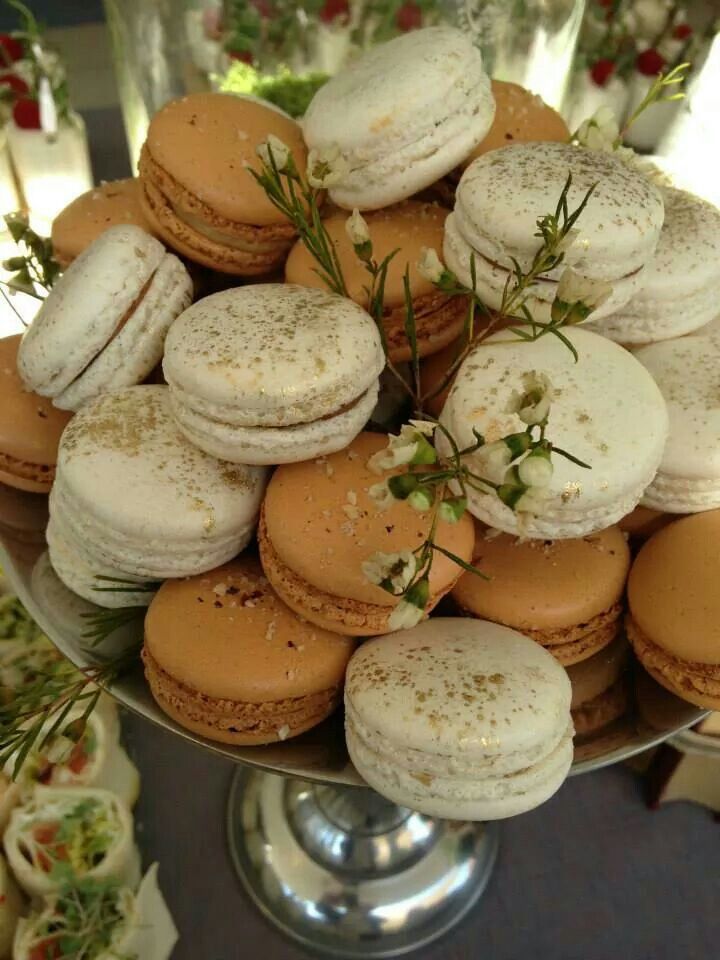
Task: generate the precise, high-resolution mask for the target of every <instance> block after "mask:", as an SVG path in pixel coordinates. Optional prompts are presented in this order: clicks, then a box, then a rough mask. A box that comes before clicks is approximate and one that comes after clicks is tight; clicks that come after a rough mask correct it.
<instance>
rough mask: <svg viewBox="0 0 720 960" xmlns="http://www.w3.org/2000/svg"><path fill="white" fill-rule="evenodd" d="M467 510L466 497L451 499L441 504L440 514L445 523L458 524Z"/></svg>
mask: <svg viewBox="0 0 720 960" xmlns="http://www.w3.org/2000/svg"><path fill="white" fill-rule="evenodd" d="M466 510H467V498H466V497H450V498H448V499H447V500H443V502H442V503H441V504H440V506H439V507H438V514H439V516H440V519H441V520H444V521H445V523H457V522H458V521H459V520H460V518H461V517H462V515H463V514H464V513H465V511H466Z"/></svg>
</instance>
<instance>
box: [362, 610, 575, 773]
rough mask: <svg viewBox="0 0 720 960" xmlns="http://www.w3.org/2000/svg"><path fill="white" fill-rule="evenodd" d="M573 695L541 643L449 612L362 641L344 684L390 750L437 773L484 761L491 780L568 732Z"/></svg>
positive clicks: (544, 752)
mask: <svg viewBox="0 0 720 960" xmlns="http://www.w3.org/2000/svg"><path fill="white" fill-rule="evenodd" d="M570 698H571V689H570V681H569V680H568V677H567V674H566V672H565V670H564V669H563V668H562V667H561V666H560V665H559V664H558V663H557V662H556V661H555V660H554V659H553V658H552V657H551V656H550V654H548V653H547V652H546V651H545V650H543V649H542V648H541V647H539V646H538V645H537V644H534V643H533V642H532V641H530V640H528V639H527V638H526V637H523V636H521V635H520V634H518V633H516V632H515V631H514V630H509V629H508V628H507V627H501V626H498V625H497V624H491V623H488V622H486V621H479V620H465V619H450V618H443V617H440V618H436V619H433V620H428V621H426V622H425V623H422V624H420V625H419V626H417V627H414V628H413V629H412V630H405V631H400V632H399V633H394V634H391V635H390V636H387V637H380V638H377V639H375V640H369V641H367V642H366V643H364V644H363V645H362V646H361V647H360V648H359V649H358V650H357V652H356V653H355V655H354V656H353V658H352V660H351V661H350V665H349V667H348V671H347V676H346V686H345V701H346V704H347V706H348V709H349V710H351V711H352V712H353V715H354V716H355V717H356V718H357V720H359V722H360V723H361V724H363V725H364V726H365V727H367V728H368V729H369V730H371V731H373V734H374V735H375V734H376V735H377V737H378V738H379V739H378V742H381V743H384V745H385V747H384V749H383V752H388V751H393V750H394V751H396V752H397V753H398V756H399V755H400V754H402V755H410V756H412V754H413V751H416V752H418V753H419V754H422V762H423V763H424V764H425V766H426V768H427V769H428V771H429V772H430V773H432V772H434V771H435V769H437V770H441V769H442V768H443V767H444V765H446V764H448V763H450V764H453V763H455V764H456V770H457V772H458V773H460V772H461V771H462V769H463V767H464V766H465V767H466V766H467V765H474V764H476V763H482V764H483V765H484V770H485V772H486V776H487V777H503V776H505V775H511V774H513V773H517V772H518V771H520V770H524V769H526V768H528V767H531V766H532V765H533V764H535V763H537V762H540V761H542V760H543V759H545V758H546V757H547V756H548V755H549V754H550V753H551V752H552V751H553V750H554V749H555V747H556V746H557V745H558V744H560V742H561V741H562V740H563V739H564V737H565V735H566V733H567V727H568V721H569V710H570ZM418 759H419V758H418Z"/></svg>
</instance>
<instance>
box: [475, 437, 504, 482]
mask: <svg viewBox="0 0 720 960" xmlns="http://www.w3.org/2000/svg"><path fill="white" fill-rule="evenodd" d="M476 457H477V463H478V472H479V473H480V475H481V476H483V477H484V478H485V479H486V480H489V481H490V482H491V483H502V482H503V480H504V479H505V474H506V473H507V470H508V467H509V466H510V464H511V463H512V459H513V455H512V452H511V450H510V448H509V447H508V445H507V444H506V443H505V441H504V440H495V441H494V442H493V443H486V444H485V446H484V447H480V449H479V450H478V452H477V454H476Z"/></svg>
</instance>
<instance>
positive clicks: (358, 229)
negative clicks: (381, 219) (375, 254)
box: [345, 208, 370, 247]
mask: <svg viewBox="0 0 720 960" xmlns="http://www.w3.org/2000/svg"><path fill="white" fill-rule="evenodd" d="M345 232H346V233H347V235H348V237H349V239H350V243H351V244H352V245H353V246H354V247H361V246H363V245H364V244H366V243H370V230H369V229H368V225H367V223H366V221H365V218H364V217H363V216H362V214H361V213H360V211H359V210H358V209H357V208H355V210H353V212H352V214H351V215H350V216H349V217H348V218H347V220H346V221H345Z"/></svg>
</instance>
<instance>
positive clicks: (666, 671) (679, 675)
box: [625, 614, 720, 709]
mask: <svg viewBox="0 0 720 960" xmlns="http://www.w3.org/2000/svg"><path fill="white" fill-rule="evenodd" d="M625 628H626V630H627V635H628V639H629V640H630V643H631V644H632V645H633V649H634V650H635V653H636V654H637V657H638V659H639V660H640V662H641V663H642V665H643V666H644V667H645V669H646V670H647V671H648V673H649V674H651V676H653V677H654V678H655V679H656V680H657V681H658V682H659V683H661V684H662V685H663V686H664V687H667V688H668V689H669V690H671V691H672V692H674V693H680V695H681V696H682V697H683V698H684V699H686V700H689V701H690V702H691V703H697V704H698V705H699V706H708V707H714V708H716V709H717V708H718V707H719V706H720V664H716V663H698V662H696V661H693V660H685V659H682V658H680V657H675V656H673V654H671V653H669V652H668V651H667V650H665V649H664V648H663V647H661V646H660V645H659V644H657V643H655V642H654V641H653V640H651V638H650V637H649V636H648V635H647V634H646V633H644V632H643V630H642V629H641V628H640V626H639V625H638V623H637V621H636V620H635V619H634V618H633V617H632V615H630V614H628V616H627V618H626V620H625Z"/></svg>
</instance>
